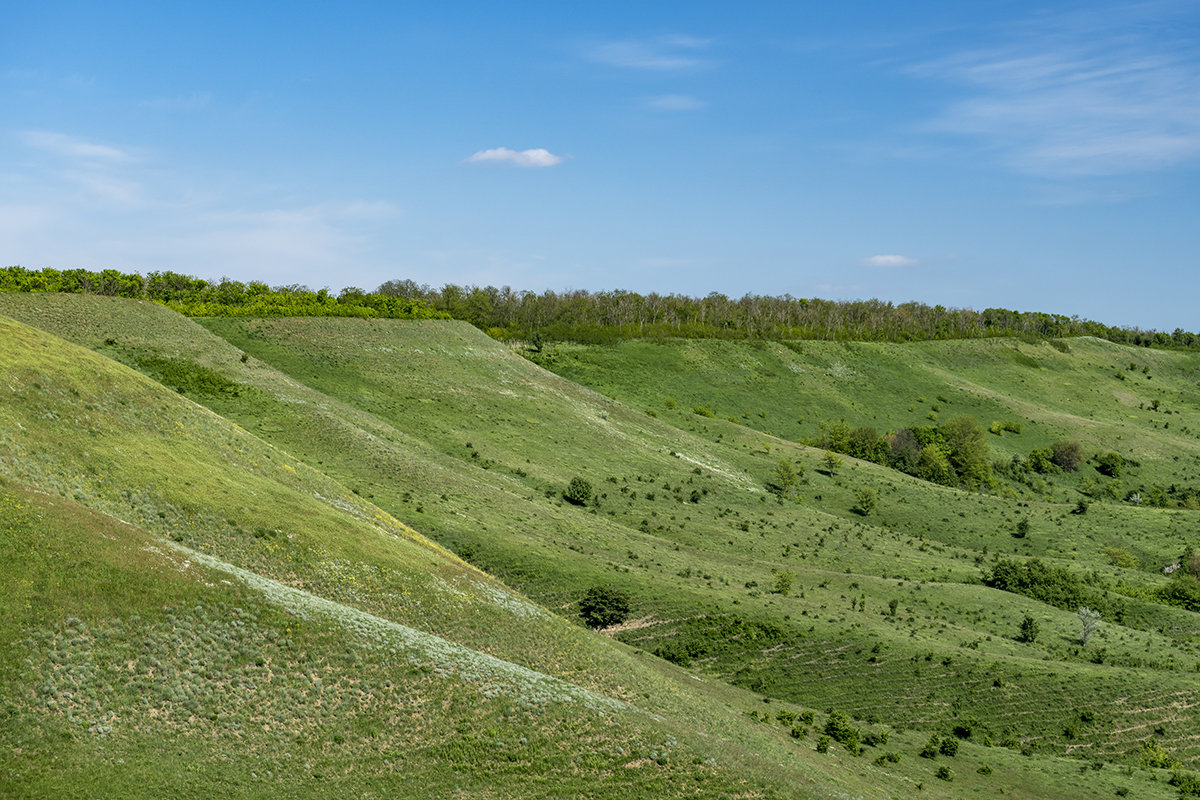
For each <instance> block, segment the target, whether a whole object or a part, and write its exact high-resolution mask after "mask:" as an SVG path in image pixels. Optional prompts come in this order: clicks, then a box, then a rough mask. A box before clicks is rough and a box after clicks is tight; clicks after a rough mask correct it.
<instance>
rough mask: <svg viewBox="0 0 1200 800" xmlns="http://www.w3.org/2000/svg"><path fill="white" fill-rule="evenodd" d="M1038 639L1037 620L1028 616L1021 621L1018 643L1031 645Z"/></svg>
mask: <svg viewBox="0 0 1200 800" xmlns="http://www.w3.org/2000/svg"><path fill="white" fill-rule="evenodd" d="M1037 637H1038V624H1037V620H1035V619H1034V618H1033V617H1031V616H1029V615H1028V614H1026V615H1025V619H1023V620H1021V633H1020V634H1019V635H1018V636H1017V641H1018V642H1025V643H1027V644H1028V643H1032V642H1033V640H1034V639H1036V638H1037Z"/></svg>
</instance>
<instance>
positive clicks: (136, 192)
mask: <svg viewBox="0 0 1200 800" xmlns="http://www.w3.org/2000/svg"><path fill="white" fill-rule="evenodd" d="M20 139H21V141H22V142H24V144H25V145H26V146H27V147H28V148H29V149H30V150H31V151H34V152H37V153H40V154H42V159H41V160H42V162H43V163H42V164H40V165H39V166H40V168H41V169H42V170H44V174H45V175H46V177H48V178H50V179H52V180H55V181H57V182H58V184H59V185H60V186H64V187H69V189H70V191H72V192H73V193H74V194H75V195H76V196H77V197H78V198H83V199H85V201H86V199H88V198H90V199H92V200H95V199H99V200H100V201H102V202H104V203H107V204H115V205H120V206H135V205H139V204H141V203H143V202H144V201H145V187H144V186H143V184H142V182H141V180H140V179H139V177H138V175H137V174H136V173H137V167H138V166H139V165H140V163H141V162H142V161H144V156H143V155H141V154H138V153H137V152H136V151H134V150H130V149H128V148H122V147H116V146H113V145H110V144H101V143H98V142H94V141H89V140H87V139H81V138H78V137H75V136H70V135H68V134H65V133H57V132H53V131H25V132H24V133H22V134H21V135H20Z"/></svg>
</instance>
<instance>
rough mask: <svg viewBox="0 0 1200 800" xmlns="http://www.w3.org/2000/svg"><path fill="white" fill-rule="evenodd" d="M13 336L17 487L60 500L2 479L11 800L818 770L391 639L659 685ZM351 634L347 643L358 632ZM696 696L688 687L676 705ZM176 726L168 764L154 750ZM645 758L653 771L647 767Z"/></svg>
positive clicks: (760, 735) (471, 659)
mask: <svg viewBox="0 0 1200 800" xmlns="http://www.w3.org/2000/svg"><path fill="white" fill-rule="evenodd" d="M0 340H3V341H4V342H5V347H4V349H3V351H2V357H3V367H4V374H5V375H6V387H5V399H4V403H3V404H2V405H0V419H2V422H3V424H2V425H0V430H3V431H4V440H3V449H2V450H0V452H2V453H3V454H4V455H3V472H4V473H5V474H6V475H7V476H8V477H9V479H10V480H11V479H15V480H18V481H20V482H22V483H27V484H31V485H34V486H38V487H41V488H44V489H49V490H52V491H55V492H56V493H57V494H59V495H67V496H69V497H70V498H71V499H69V500H49V499H47V497H45V496H43V495H39V494H34V493H31V492H29V491H25V490H22V489H20V488H19V487H16V486H13V485H12V484H9V483H6V484H5V487H4V502H3V504H2V506H0V507H2V508H3V511H4V515H3V522H4V526H5V529H6V531H7V534H8V535H6V536H5V537H4V540H3V541H4V545H5V553H4V558H3V559H2V561H0V563H2V564H3V565H4V572H5V575H4V579H5V580H4V582H5V585H6V587H12V590H10V591H6V592H5V596H4V606H3V625H4V627H5V628H6V629H7V630H6V631H5V633H6V634H9V635H6V636H5V638H4V641H5V643H6V645H5V647H6V653H5V658H4V659H3V664H4V670H3V676H4V679H5V683H6V685H7V687H8V689H7V691H5V693H4V694H5V698H6V706H5V711H6V715H5V731H6V738H8V739H9V740H10V741H9V744H10V745H12V746H14V747H16V748H17V751H16V752H18V754H19V755H20V757H21V759H20V762H19V763H17V764H14V765H13V766H11V767H6V768H7V769H8V772H7V775H6V776H5V780H4V785H5V786H6V787H9V788H10V789H13V790H14V793H29V794H31V795H41V794H50V795H55V794H59V795H61V793H63V792H66V793H68V794H69V793H71V791H72V790H77V789H78V787H80V786H89V787H90V786H94V785H98V786H101V787H104V788H106V789H107V790H109V791H111V793H113V794H122V795H146V796H149V795H153V794H157V793H159V792H160V791H162V790H164V787H171V788H170V789H169V792H170V793H174V792H175V791H176V790H177V789H178V788H179V784H178V781H180V780H182V779H183V777H184V776H183V774H181V773H180V772H179V768H178V767H170V766H169V765H168V762H173V763H178V762H183V763H184V764H188V763H189V762H190V766H189V767H188V768H187V770H186V771H187V773H188V774H190V773H191V772H192V771H193V770H195V771H197V772H199V773H201V774H202V776H203V778H202V779H198V780H197V782H196V784H195V789H194V790H193V791H195V792H196V794H197V795H199V794H200V793H201V792H209V793H211V792H212V791H220V793H221V794H234V793H244V794H246V795H249V796H253V795H256V794H267V793H275V794H276V796H277V793H278V791H280V790H281V788H283V789H284V790H285V791H290V790H296V791H300V790H305V789H306V790H308V791H309V792H311V793H314V794H320V795H322V796H327V794H328V792H329V791H331V790H332V791H334V792H335V793H344V792H345V791H348V790H359V789H370V790H371V791H373V792H381V791H383V790H386V789H387V788H388V787H389V786H391V787H392V788H396V785H395V782H396V781H403V782H404V783H403V785H404V786H408V787H411V788H415V789H419V790H421V791H425V790H426V788H428V789H429V790H431V791H433V790H434V787H438V788H437V789H436V791H437V792H439V793H440V792H447V793H448V792H449V791H451V790H453V789H456V788H462V789H467V788H470V787H471V786H475V787H476V788H480V789H484V790H485V792H493V793H495V794H496V795H497V796H518V795H527V796H561V795H562V793H564V792H565V793H566V794H568V795H570V794H575V793H578V792H583V791H588V790H590V789H591V787H593V786H595V785H596V783H597V782H598V781H603V783H604V785H605V786H606V787H607V789H606V791H605V792H604V793H606V794H609V795H610V796H626V795H634V796H640V795H641V794H642V793H643V792H645V791H653V792H655V793H662V792H665V793H668V794H670V793H674V792H681V793H685V794H686V793H688V792H690V791H691V790H692V789H696V788H701V789H703V790H705V791H712V792H717V791H721V790H725V791H732V790H734V789H737V788H738V787H742V788H746V789H748V790H751V791H754V790H755V789H756V788H757V787H756V784H758V785H761V784H762V783H763V782H765V781H775V782H777V785H780V786H785V787H790V789H789V791H797V790H798V789H799V788H800V787H802V786H804V785H806V784H807V783H809V782H810V781H811V779H808V778H804V777H803V775H804V773H805V771H806V770H804V769H803V768H800V769H796V768H792V769H790V770H784V771H779V770H773V769H772V768H771V767H770V766H769V765H764V764H759V763H758V761H759V759H758V758H757V757H755V756H752V755H748V753H747V751H746V750H744V749H743V748H742V746H740V745H739V744H736V743H727V745H726V746H727V747H728V748H729V753H730V756H731V757H732V760H733V761H734V762H736V770H731V769H730V767H729V765H728V763H725V764H722V763H719V762H720V761H726V762H727V756H725V755H723V754H721V753H717V752H714V753H712V754H711V755H710V754H709V753H706V752H703V750H711V749H712V745H711V744H708V745H704V746H703V748H702V750H699V751H698V750H696V749H695V742H696V741H697V739H696V737H695V735H694V734H693V733H691V732H690V731H688V730H686V729H680V728H679V726H676V725H672V724H671V723H669V722H667V721H663V722H655V721H653V720H652V719H650V718H649V717H647V716H646V715H644V714H642V713H640V712H636V711H633V710H632V709H629V710H622V707H620V706H619V705H613V703H612V701H608V700H605V699H603V698H602V697H600V696H597V698H598V699H596V700H594V701H593V700H589V699H588V698H589V697H591V695H587V694H581V693H580V692H579V690H577V689H575V688H574V687H573V685H572V684H570V683H567V682H564V681H561V680H555V679H552V678H536V680H535V681H534V682H533V683H530V681H529V679H528V678H529V674H528V673H524V672H521V671H520V670H513V669H512V668H511V667H510V666H509V665H507V664H506V663H503V662H496V661H489V660H487V659H485V658H482V657H479V656H478V654H477V653H475V652H474V651H473V650H469V649H466V650H465V649H463V648H456V647H455V646H454V645H453V644H452V643H451V642H448V641H447V640H446V639H442V638H439V637H430V636H415V635H414V634H411V633H407V632H406V631H405V630H403V629H400V628H396V627H395V626H394V625H393V626H392V627H390V628H389V627H388V626H387V625H386V624H384V621H386V622H388V623H390V621H391V620H396V621H398V622H402V623H404V624H406V625H411V626H413V627H415V628H419V629H423V630H428V631H432V632H436V633H447V634H450V635H452V636H453V637H454V638H456V639H460V640H463V641H466V642H468V643H470V644H474V643H477V642H479V641H481V640H485V639H486V640H488V641H489V643H490V645H491V647H490V649H492V650H494V651H499V652H503V650H504V649H505V648H506V646H507V645H508V644H510V643H511V644H512V645H514V647H515V648H516V650H517V651H518V654H519V655H521V654H525V653H527V652H529V651H536V652H538V653H540V654H542V658H543V659H544V660H545V661H546V662H555V667H556V669H557V671H559V672H561V673H563V674H565V675H567V676H569V677H574V676H575V674H576V673H580V674H582V673H583V672H584V671H585V668H586V669H588V670H591V671H594V672H596V673H603V675H604V676H605V680H609V681H612V682H613V683H614V684H615V683H618V682H620V683H623V684H625V686H626V687H627V688H626V689H625V691H626V692H628V691H630V690H631V689H633V688H640V687H641V685H642V684H644V683H648V678H650V677H652V676H654V675H655V674H656V671H655V670H653V669H647V668H645V667H642V666H641V665H639V664H638V663H637V661H636V660H635V659H633V658H631V657H629V656H628V655H627V654H625V653H623V652H621V651H620V649H619V648H616V647H614V646H613V645H612V644H611V643H608V642H605V641H603V640H598V639H596V637H594V636H591V635H589V634H587V633H586V632H584V631H582V630H580V629H578V628H575V627H573V626H569V625H565V624H563V623H562V622H561V621H559V620H557V619H556V618H554V617H552V616H549V615H547V614H545V613H544V612H541V611H540V610H539V609H537V608H536V607H534V606H532V605H530V604H528V603H527V602H525V601H523V600H521V599H520V598H518V597H517V596H515V595H512V594H511V593H509V592H508V591H507V590H506V589H504V587H502V586H501V585H499V584H497V583H495V582H494V581H491V580H490V579H488V578H487V577H486V576H483V575H482V574H481V573H478V572H477V571H475V570H473V569H471V568H470V567H468V566H466V565H465V564H463V563H462V562H459V561H458V560H457V559H455V558H454V557H453V556H450V555H449V554H447V553H445V552H444V551H442V550H441V549H440V548H438V547H436V546H435V545H432V544H430V543H428V542H427V541H425V540H423V539H421V538H420V537H419V536H418V535H416V534H415V533H414V532H412V531H411V530H408V529H406V528H404V527H403V526H402V525H400V524H399V523H396V522H395V521H394V520H392V519H390V518H389V517H387V515H385V514H383V513H382V512H379V511H378V509H372V507H370V506H369V505H368V504H366V503H364V502H363V501H361V500H358V499H357V498H355V497H354V496H353V495H351V494H349V493H348V492H344V491H343V490H341V489H340V487H338V486H337V484H334V483H333V482H331V481H329V480H328V479H327V478H324V476H322V475H320V474H319V473H316V472H314V471H312V470H310V469H308V468H307V467H305V466H304V465H302V464H300V463H298V462H294V461H292V460H291V459H290V458H288V457H287V456H286V455H285V454H282V453H281V452H279V451H277V450H274V449H273V448H271V447H270V446H267V445H264V444H262V443H261V442H258V441H257V440H255V439H254V438H253V437H251V436H249V435H248V434H246V433H245V432H243V431H241V430H239V429H238V428H236V427H234V426H232V425H230V424H228V423H226V422H225V421H224V420H222V419H220V418H218V417H216V416H215V415H213V414H211V413H210V412H208V411H207V410H205V409H202V408H200V407H198V406H195V405H194V404H192V403H191V402H190V401H187V400H185V399H183V398H180V397H178V396H177V395H175V394H174V393H171V392H169V391H168V390H166V389H164V388H163V387H161V386H159V385H157V384H154V383H153V382H151V381H148V380H146V379H145V378H143V377H142V376H140V375H137V374H136V373H133V372H130V371H128V370H126V369H124V368H122V367H119V366H118V365H117V364H115V363H113V362H112V361H109V360H107V359H104V358H101V357H99V356H95V355H93V354H91V353H89V352H87V351H84V350H80V349H78V348H74V347H72V346H70V345H67V344H66V343H64V342H62V341H61V340H56V339H54V338H52V337H49V336H47V335H46V334H43V333H41V332H39V331H35V330H33V329H30V328H26V327H23V326H20V325H17V324H15V323H12V322H7V321H4V320H0ZM47 421H52V422H53V424H45V422H47ZM81 442H82V444H81ZM85 506H86V508H85ZM92 509H95V510H99V511H103V512H105V514H106V515H104V516H101V515H99V514H97V513H95V511H93V510H92ZM231 509H236V512H237V514H238V517H239V520H238V521H237V522H234V521H233V520H231V519H230V518H229V515H228V512H229V511H230V510H231ZM119 518H124V519H130V520H133V521H134V522H133V524H130V523H128V522H119V521H118V519H119ZM268 525H269V526H270V527H269V528H268V527H267V526H268ZM243 526H244V527H243ZM252 526H253V527H252ZM260 529H261V530H264V531H271V532H274V531H279V532H280V533H278V534H274V535H272V534H270V533H269V534H266V535H264V536H261V537H260V536H256V535H255V534H254V533H253V532H256V531H259V530H260ZM155 534H157V535H159V536H162V535H169V536H170V537H172V539H174V540H182V544H179V543H178V542H176V544H177V545H178V546H180V547H184V548H189V549H188V550H184V551H182V552H176V548H175V547H173V546H169V545H167V544H166V542H163V543H161V544H157V543H156V542H159V541H161V540H160V539H158V538H157V537H156V536H155ZM190 548H194V550H191V549H190ZM189 552H191V553H192V555H191V556H189V555H188V553H189ZM31 554H37V555H38V557H37V558H34V559H31V558H30V555H31ZM205 554H207V556H206V555H205ZM213 556H215V557H216V558H217V559H220V560H221V561H226V562H233V563H236V564H239V565H241V566H242V567H246V568H249V569H251V570H253V571H254V573H256V574H255V575H253V580H250V579H247V577H246V576H245V574H244V573H238V572H236V570H235V569H234V568H232V567H229V568H224V569H221V570H217V571H214V570H213V569H209V568H205V567H202V566H201V565H202V564H205V563H206V561H207V560H210V559H211V558H212V557H213ZM222 572H224V573H226V574H221V573H222ZM260 576H261V577H260ZM271 578H275V579H277V580H276V581H272V580H270V579H271ZM293 587H299V588H303V589H307V590H309V591H311V592H313V593H315V594H318V595H321V596H323V597H325V598H330V599H332V600H334V601H335V602H334V603H329V604H327V606H328V607H329V608H333V609H334V611H333V612H330V613H320V614H308V615H303V614H302V615H300V617H297V616H295V614H294V613H288V612H287V607H288V603H287V602H284V601H283V600H281V599H280V598H281V597H284V598H285V599H286V597H287V596H288V593H289V592H293V593H294V592H295V589H294V588H293ZM281 606H282V607H281ZM364 612H373V613H374V614H375V615H377V616H376V617H370V619H377V620H383V621H379V622H377V623H375V625H376V627H378V626H382V628H381V630H382V631H383V632H382V633H381V632H380V630H377V629H375V628H369V629H368V630H366V631H365V632H363V631H362V626H361V624H355V623H356V621H358V623H361V620H362V619H367V618H368V617H367V616H366V614H365V613H364ZM64 615H65V616H64ZM464 621H465V622H464ZM347 625H351V628H352V629H353V630H356V632H355V633H352V634H351V635H349V636H347V631H346V630H345V628H346V626H347ZM22 639H23V641H22ZM472 654H474V655H472ZM514 674H515V675H516V676H517V677H516V678H514V677H513V675H514ZM446 676H461V678H462V679H463V680H461V681H459V680H453V679H451V680H446V679H445V677H446ZM522 676H524V677H522ZM655 683H657V682H655ZM651 688H652V687H650V686H648V687H647V689H648V692H649V689H651ZM614 693H615V692H614ZM661 694H664V695H665V694H669V692H662V693H661ZM662 702H665V701H662ZM688 702H692V703H695V702H696V699H695V697H694V696H693V697H687V698H685V699H684V700H683V701H682V703H680V705H686V703H688ZM743 702H745V701H743ZM163 736H168V737H170V740H171V741H172V748H171V749H169V750H159V749H157V748H154V747H151V746H149V743H150V742H153V741H156V740H158V739H161V738H162V737H163ZM745 738H747V739H748V740H749V741H751V742H753V744H754V747H755V749H759V750H761V752H763V753H771V754H773V755H772V756H771V757H773V758H775V759H777V758H779V755H778V754H776V753H775V751H780V752H782V753H784V754H787V753H790V752H791V750H793V749H794V748H793V747H792V746H790V745H787V744H786V742H785V737H784V736H783V735H782V734H781V733H778V732H765V731H758V730H748V731H746V732H745ZM668 741H669V742H671V743H672V744H670V745H669V746H666V747H664V743H666V742H668ZM498 742H506V744H505V745H501V744H498ZM518 742H519V743H520V744H518ZM701 744H703V743H701ZM176 747H177V748H178V749H177V750H176V749H175V748H176ZM506 748H507V749H506ZM655 751H658V752H659V753H662V754H664V757H663V758H662V759H661V760H662V761H663V764H662V765H659V764H656V763H652V762H648V761H646V758H647V756H648V755H650V754H652V753H653V752H655ZM234 752H235V753H236V754H231V753H234ZM397 752H403V753H404V755H403V757H402V758H400V759H399V760H401V761H403V764H402V765H401V766H399V768H398V765H397V763H396V762H397V760H398V757H397V755H396V753H397ZM714 756H715V758H716V759H718V760H719V761H718V760H714V761H712V762H711V764H705V763H701V762H703V761H704V759H705V758H711V757H714ZM291 758H295V759H296V761H295V762H291V761H281V759H291ZM410 759H411V763H409V760H410ZM635 762H636V763H635ZM467 764H470V765H471V766H472V771H470V772H468V773H467V774H465V775H463V774H462V772H461V771H462V767H463V766H464V765H467ZM627 764H633V767H632V768H630V769H626V765H627ZM755 764H758V767H759V768H758V769H748V767H749V766H750V765H755ZM117 765H122V766H121V767H119V768H118V766H117ZM124 765H128V767H126V766H124ZM643 765H646V766H648V767H650V768H649V769H648V770H646V771H639V770H640V769H641V767H642V766H643ZM264 770H269V771H270V773H271V775H270V777H271V780H270V781H267V780H266V778H265V777H264V776H263V775H262V774H261V773H262V772H263V771H264ZM476 770H477V771H476ZM253 773H257V774H258V777H257V778H256V777H254V775H253ZM743 774H754V775H761V776H762V777H761V778H754V779H751V780H747V779H746V778H744V777H742V775H743ZM149 775H156V776H157V777H156V778H154V779H153V780H148V781H146V782H145V783H142V782H140V781H138V780H136V779H132V780H131V776H149ZM318 775H319V776H320V777H316V776H318ZM531 776H538V778H537V779H536V780H532V781H531ZM72 787H73V788H72ZM287 787H290V789H289V788H287ZM422 787H425V788H422ZM572 787H573V788H572ZM672 787H675V788H672Z"/></svg>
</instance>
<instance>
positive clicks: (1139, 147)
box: [914, 14, 1200, 177]
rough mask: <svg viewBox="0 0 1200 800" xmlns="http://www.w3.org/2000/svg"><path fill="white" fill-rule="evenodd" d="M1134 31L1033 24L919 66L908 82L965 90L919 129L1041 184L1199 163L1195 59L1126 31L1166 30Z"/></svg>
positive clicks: (1163, 38)
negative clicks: (968, 140)
mask: <svg viewBox="0 0 1200 800" xmlns="http://www.w3.org/2000/svg"><path fill="white" fill-rule="evenodd" d="M1100 16H1101V17H1102V16H1103V14H1101V15H1100ZM1134 21H1138V20H1134ZM1132 22H1133V21H1131V20H1129V19H1127V18H1126V17H1120V18H1118V19H1116V20H1114V21H1113V22H1112V23H1111V25H1110V27H1107V28H1103V27H1097V23H1095V22H1093V21H1091V20H1088V21H1083V20H1081V19H1075V18H1061V19H1057V20H1054V21H1053V24H1045V21H1044V20H1043V27H1044V28H1045V29H1048V32H1046V33H1030V32H1026V33H1024V34H1021V35H1017V36H1015V37H1013V38H1012V40H1010V41H1008V42H1006V43H1003V44H1000V45H997V46H993V47H989V48H979V49H975V50H968V51H961V52H958V53H955V54H953V55H951V56H949V57H947V58H943V59H940V60H936V61H932V62H927V63H924V64H921V65H919V66H917V67H916V68H915V70H914V71H915V73H916V74H918V75H921V76H923V77H931V78H937V79H941V80H944V81H947V82H949V83H952V84H957V85H959V86H961V87H964V88H966V89H967V92H968V94H967V95H966V96H965V97H963V98H961V99H959V100H957V101H955V102H953V103H951V104H950V105H949V106H947V107H946V108H945V109H944V110H943V111H942V112H941V113H940V114H939V115H937V116H936V117H935V118H934V119H932V120H930V121H929V122H928V123H927V125H926V126H925V127H926V129H927V130H930V131H935V132H940V133H949V134H955V135H962V136H969V137H973V138H976V139H979V140H981V141H983V142H984V143H986V144H987V145H988V146H989V147H990V148H992V149H994V150H995V151H997V152H999V153H1000V154H1001V155H1002V157H1003V158H1004V159H1005V160H1006V161H1007V162H1008V163H1010V164H1011V165H1012V166H1013V167H1015V168H1016V169H1018V170H1020V171H1022V172H1025V173H1028V174H1032V175H1037V176H1041V177H1079V176H1115V175H1126V174H1134V173H1140V172H1150V171H1157V170H1162V169H1166V168H1169V167H1172V166H1174V165H1177V164H1180V163H1183V162H1187V161H1196V160H1198V159H1200V61H1198V60H1197V59H1196V57H1195V55H1194V54H1193V52H1192V50H1191V49H1190V48H1189V47H1188V46H1186V43H1182V42H1181V43H1179V44H1172V38H1173V37H1171V36H1169V35H1166V34H1164V33H1163V31H1162V30H1159V31H1158V32H1157V35H1153V36H1151V35H1147V34H1142V35H1138V34H1137V33H1131V32H1130V31H1137V30H1139V28H1143V29H1145V28H1153V27H1156V26H1158V25H1161V26H1162V28H1163V29H1164V30H1169V23H1168V21H1165V20H1161V19H1158V20H1154V19H1142V20H1140V23H1141V25H1140V26H1139V25H1136V24H1132ZM1118 23H1119V25H1118Z"/></svg>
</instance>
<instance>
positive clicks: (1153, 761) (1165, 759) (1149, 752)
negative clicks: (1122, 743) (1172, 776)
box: [1138, 739, 1179, 769]
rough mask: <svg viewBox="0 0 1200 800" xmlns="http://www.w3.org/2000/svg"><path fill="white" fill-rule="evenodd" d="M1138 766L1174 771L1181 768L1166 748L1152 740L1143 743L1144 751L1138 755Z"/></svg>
mask: <svg viewBox="0 0 1200 800" xmlns="http://www.w3.org/2000/svg"><path fill="white" fill-rule="evenodd" d="M1138 765H1139V766H1142V767H1155V768H1159V769H1172V768H1174V767H1177V766H1179V762H1178V761H1176V760H1175V758H1174V757H1173V756H1172V755H1171V754H1170V753H1169V752H1168V751H1167V749H1166V748H1164V747H1163V746H1162V745H1161V744H1159V743H1158V742H1156V741H1154V740H1153V739H1151V740H1149V741H1145V742H1142V749H1141V751H1140V752H1139V753H1138Z"/></svg>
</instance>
